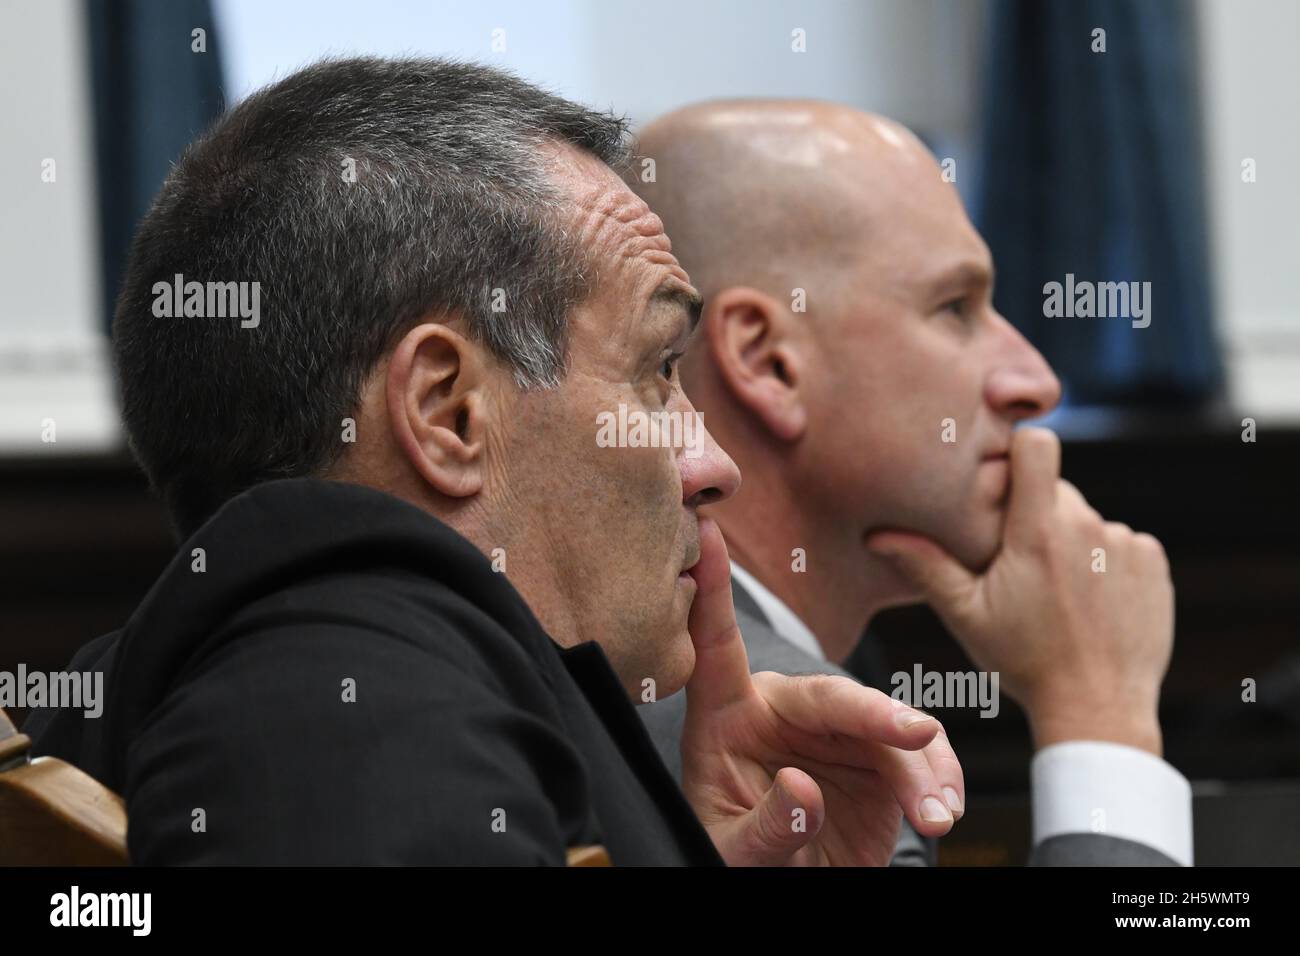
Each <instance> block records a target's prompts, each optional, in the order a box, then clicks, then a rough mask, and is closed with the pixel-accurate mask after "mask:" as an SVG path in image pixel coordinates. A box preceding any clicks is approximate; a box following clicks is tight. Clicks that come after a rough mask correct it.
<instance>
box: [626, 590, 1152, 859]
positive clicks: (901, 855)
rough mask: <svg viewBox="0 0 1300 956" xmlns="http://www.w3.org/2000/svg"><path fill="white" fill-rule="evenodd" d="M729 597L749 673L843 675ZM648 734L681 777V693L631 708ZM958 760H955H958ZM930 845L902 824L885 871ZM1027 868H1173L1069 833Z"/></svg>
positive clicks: (1118, 845) (1139, 852)
mask: <svg viewBox="0 0 1300 956" xmlns="http://www.w3.org/2000/svg"><path fill="white" fill-rule="evenodd" d="M731 592H732V598H733V600H734V601H735V605H736V623H737V624H739V625H740V633H741V636H742V637H744V639H745V650H746V651H747V652H748V654H749V669H750V671H751V672H753V673H757V672H759V671H776V672H777V673H779V674H841V675H843V676H846V677H851V676H852V675H851V674H849V673H848V672H847V671H845V670H843V669H841V668H839V667H837V666H835V665H834V664H832V663H830V662H829V661H824V660H820V659H818V658H816V657H813V656H812V655H810V654H807V653H805V652H804V651H802V650H800V649H799V648H797V647H795V646H794V645H793V644H791V643H790V642H789V641H787V640H786V639H785V638H783V637H781V636H780V635H779V634H777V633H776V632H775V631H774V630H772V625H771V622H769V621H768V619H767V617H766V616H765V615H764V614H763V612H762V610H761V609H760V608H759V606H758V603H757V602H756V601H755V600H754V599H753V597H751V596H750V594H749V592H748V591H746V590H745V588H744V587H743V586H742V585H741V584H740V582H738V581H737V580H736V579H735V578H732V579H731ZM637 711H638V713H640V715H641V719H642V721H644V722H645V725H646V728H647V729H648V730H649V731H650V736H651V737H652V738H653V739H654V742H655V746H656V747H657V748H658V749H659V753H660V755H661V756H662V757H663V758H664V763H666V764H667V765H668V769H669V770H671V771H672V773H673V776H674V777H676V778H677V780H678V781H679V782H680V781H681V778H682V756H681V746H680V742H681V737H682V724H683V722H684V721H685V719H686V692H685V691H678V692H677V693H676V694H673V695H672V696H671V697H665V698H664V699H663V700H660V701H656V702H655V703H653V704H643V705H641V706H640V707H638V708H637ZM959 756H960V755H959ZM934 862H935V841H934V840H928V839H925V838H923V837H921V836H920V835H919V834H918V833H917V832H916V831H915V830H913V829H912V827H911V825H910V824H909V823H908V822H907V821H906V820H904V821H903V825H902V827H901V828H900V830H899V834H898V844H897V846H896V847H895V849H894V857H893V859H892V860H891V861H890V866H933V865H934ZM1029 865H1030V866H1177V865H1178V864H1177V863H1176V862H1175V861H1174V860H1171V859H1170V858H1169V857H1167V856H1165V855H1164V854H1163V853H1161V852H1159V851H1158V850H1154V849H1152V848H1151V847H1148V846H1145V845H1144V844H1141V843H1135V842H1133V841H1132V840H1125V839H1121V838H1119V837H1112V836H1107V835H1105V834H1100V833H1071V834H1065V835H1062V836H1056V837H1052V838H1051V839H1048V840H1044V841H1043V842H1042V843H1040V844H1039V845H1037V846H1036V847H1034V849H1033V852H1032V853H1031V855H1030V858H1029Z"/></svg>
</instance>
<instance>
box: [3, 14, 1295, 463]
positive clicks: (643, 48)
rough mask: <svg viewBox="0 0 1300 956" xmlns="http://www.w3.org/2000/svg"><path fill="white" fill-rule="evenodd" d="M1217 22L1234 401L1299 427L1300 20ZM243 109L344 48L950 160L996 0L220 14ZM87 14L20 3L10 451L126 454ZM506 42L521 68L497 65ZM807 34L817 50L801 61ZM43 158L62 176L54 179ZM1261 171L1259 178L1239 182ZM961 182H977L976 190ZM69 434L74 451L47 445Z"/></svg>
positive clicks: (6, 99) (1222, 317) (9, 87)
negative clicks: (728, 101) (908, 143)
mask: <svg viewBox="0 0 1300 956" xmlns="http://www.w3.org/2000/svg"><path fill="white" fill-rule="evenodd" d="M1195 2H1196V3H1197V9H1198V12H1199V14H1200V15H1201V17H1202V24H1203V29H1202V40H1203V42H1202V59H1203V82H1204V95H1205V101H1204V102H1205V109H1206V123H1207V134H1208V135H1207V145H1208V149H1209V155H1208V157H1207V171H1208V184H1207V190H1208V199H1209V204H1210V213H1211V217H1212V219H1211V222H1212V252H1213V255H1214V256H1215V262H1214V268H1215V272H1216V279H1217V285H1216V313H1217V316H1218V319H1219V322H1220V327H1221V329H1222V330H1223V338H1224V340H1225V344H1226V345H1227V347H1228V350H1229V351H1228V360H1229V369H1230V373H1231V376H1232V378H1231V383H1232V389H1233V395H1234V397H1235V399H1236V403H1237V405H1238V406H1239V408H1240V409H1241V411H1242V414H1243V415H1245V414H1251V415H1255V416H1256V417H1259V418H1261V420H1267V419H1271V418H1273V419H1275V418H1278V417H1296V416H1300V316H1297V306H1296V301H1297V300H1296V296H1295V294H1294V292H1293V291H1292V285H1293V274H1294V272H1295V271H1296V267H1297V264H1298V263H1300V182H1298V181H1297V179H1296V178H1295V175H1294V173H1293V172H1292V170H1291V168H1290V167H1289V165H1288V163H1289V162H1291V161H1292V160H1293V159H1294V158H1297V157H1300V121H1298V120H1297V117H1300V57H1297V56H1296V55H1295V51H1294V49H1293V47H1294V44H1295V40H1296V38H1297V37H1300V3H1296V2H1295V0H1234V2H1231V3H1229V2H1224V0H1195ZM214 4H215V8H216V14H217V20H218V27H219V29H220V30H221V33H220V35H219V37H218V39H217V42H218V43H220V44H221V53H222V55H223V57H224V58H225V63H226V72H227V81H228V82H227V87H228V89H227V98H228V100H230V101H231V102H233V101H235V100H237V99H238V98H240V97H242V96H243V95H245V94H246V93H247V92H249V91H250V90H251V89H254V88H256V87H257V86H260V85H262V84H264V83H267V82H270V81H271V80H273V79H275V78H276V77H278V76H283V75H285V74H286V73H288V72H290V71H291V70H292V69H294V68H295V67H297V66H299V65H302V64H304V63H307V62H309V61H311V60H314V59H316V58H318V57H320V56H322V55H325V54H327V53H336V54H347V53H356V52H369V53H377V54H399V53H406V52H412V53H424V54H430V53H434V54H445V55H455V56H462V57H466V58H470V59H475V60H481V61H485V62H490V63H497V64H500V65H502V66H505V67H508V68H510V69H513V70H514V71H516V72H518V73H520V74H521V75H523V76H524V77H526V78H528V79H531V80H533V81H535V82H540V83H542V84H544V85H546V86H549V87H550V88H552V89H554V90H556V91H557V92H559V93H561V94H563V95H566V96H569V97H572V98H575V99H578V100H581V101H583V102H586V103H589V104H592V105H595V106H613V107H615V108H616V109H618V110H620V111H623V112H625V113H627V114H628V115H629V116H631V118H632V119H633V120H634V121H635V122H643V121H645V120H647V119H649V118H651V117H653V116H656V115H658V114H659V113H661V112H663V111H665V110H668V109H672V108H673V107H675V106H678V105H681V104H683V103H687V102H691V101H695V100H700V99H705V98H710V97H720V96H735V95H749V96H755V95H768V96H812V97H823V98H827V99H834V100H839V101H841V102H845V103H849V104H851V105H856V106H859V107H863V108H867V109H873V110H877V111H880V112H884V113H887V114H890V115H893V116H895V117H897V118H898V119H900V120H902V121H904V122H905V123H908V124H909V125H911V126H914V127H916V128H918V129H920V130H922V131H924V132H927V133H929V134H931V135H934V136H937V137H938V139H939V148H940V153H941V155H957V156H958V157H959V159H960V157H961V156H962V155H963V149H964V147H965V146H967V145H968V144H969V143H970V141H971V140H972V139H973V138H974V134H975V132H976V129H975V125H976V123H977V122H978V119H979V117H978V113H977V111H976V109H975V102H976V98H975V95H976V92H977V91H976V84H977V80H978V70H979V66H980V64H979V58H978V50H979V41H980V31H981V27H982V22H983V20H982V17H983V6H984V5H983V3H982V2H981V0H971V2H964V0H811V2H799V3H793V2H786V0H659V2H655V3H639V2H633V0H552V2H536V0H468V2H452V0H442V2H436V0H435V2H430V0H388V2H380V0H370V2H366V3H357V2H355V0H277V2H266V0H214ZM82 16H83V8H82V4H81V2H80V0H46V2H41V0H6V3H5V5H4V6H3V8H0V215H2V216H3V219H2V220H0V288H2V289H3V290H4V297H3V299H0V453H6V452H12V451H13V450H14V449H15V448H23V449H26V450H28V451H30V452H32V453H36V454H57V453H60V452H65V451H79V450H86V449H94V448H103V447H107V446H111V445H113V444H115V443H116V442H117V441H119V437H118V431H117V425H116V416H115V411H114V409H113V405H112V400H111V395H110V389H109V386H108V381H109V380H108V372H107V366H106V364H105V354H104V353H105V349H104V343H103V339H102V337H101V336H100V334H99V325H98V323H99V321H100V314H99V308H100V296H99V290H98V262H97V259H96V244H97V227H96V220H95V207H94V203H93V195H94V193H93V190H94V188H95V184H94V176H93V167H92V164H91V149H92V145H93V124H92V122H91V117H90V114H89V109H88V95H87V90H86V83H85V71H86V55H85V48H84V37H83V36H82V31H83V24H82V22H81V21H82ZM496 28H502V29H504V30H505V40H506V49H505V51H504V52H499V51H494V50H493V48H492V40H493V30H494V29H496ZM795 28H802V29H803V30H805V31H806V35H807V52H806V53H802V54H798V53H794V52H792V51H791V49H790V39H791V31H792V30H793V29H795ZM45 157H54V158H55V159H56V162H57V164H58V165H57V174H58V178H57V181H56V182H55V183H53V184H44V183H42V182H41V181H40V171H41V168H40V163H41V160H42V159H43V158H45ZM1244 157H1253V158H1254V159H1255V160H1256V162H1257V164H1258V182H1256V183H1253V184H1246V183H1242V182H1241V175H1240V172H1241V168H1240V163H1241V160H1242V158H1244ZM959 182H962V178H961V177H960V175H959ZM45 418H53V419H55V421H56V423H57V427H58V442H57V444H56V445H43V444H41V442H40V430H41V422H42V420H43V419H45Z"/></svg>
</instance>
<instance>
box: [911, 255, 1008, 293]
mask: <svg viewBox="0 0 1300 956" xmlns="http://www.w3.org/2000/svg"><path fill="white" fill-rule="evenodd" d="M992 284H993V269H992V267H991V266H990V265H989V264H988V263H985V262H980V261H979V260H978V259H967V260H964V261H962V262H959V263H957V264H956V265H954V266H951V267H950V268H946V269H944V270H943V271H942V272H939V273H936V274H934V275H933V276H932V277H931V279H930V280H929V281H928V282H927V287H929V288H932V289H938V290H940V291H942V292H945V293H946V292H950V291H955V290H957V289H967V288H970V287H971V286H984V285H988V286H991V285H992Z"/></svg>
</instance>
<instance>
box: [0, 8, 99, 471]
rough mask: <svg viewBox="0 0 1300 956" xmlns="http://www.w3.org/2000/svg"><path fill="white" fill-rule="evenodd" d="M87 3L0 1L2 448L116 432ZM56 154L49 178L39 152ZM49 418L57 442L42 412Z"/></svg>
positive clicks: (82, 445) (73, 444) (71, 446)
mask: <svg viewBox="0 0 1300 956" xmlns="http://www.w3.org/2000/svg"><path fill="white" fill-rule="evenodd" d="M83 12H84V11H83V7H82V4H81V3H80V2H76V0H45V2H41V0H7V2H6V3H5V5H4V7H3V11H0V223H2V225H0V290H3V295H0V453H6V452H12V451H14V450H17V449H21V450H26V451H30V452H32V453H35V454H60V453H67V452H78V451H87V450H99V449H103V448H107V447H111V446H113V445H115V444H116V443H117V442H118V441H119V437H118V425H117V414H116V410H115V408H114V405H113V399H112V394H111V390H110V389H109V385H108V381H109V380H108V371H107V369H108V366H107V355H106V342H105V339H104V336H103V334H102V331H101V322H102V315H101V306H100V291H99V286H100V282H99V261H98V225H97V218H96V210H95V195H96V192H95V190H96V184H95V172H94V161H93V155H92V151H93V147H94V130H93V127H92V125H91V121H90V110H89V104H88V100H89V91H88V87H87V85H86V64H87V56H86V50H85V37H84V36H83V22H82V19H83ZM46 159H53V160H54V167H53V171H54V181H53V182H43V181H42V169H43V167H42V163H43V161H44V160H46ZM46 419H52V420H53V421H54V428H55V430H54V437H55V439H56V441H55V442H53V443H43V442H42V441H41V435H42V431H43V424H42V423H43V422H44V421H45V420H46Z"/></svg>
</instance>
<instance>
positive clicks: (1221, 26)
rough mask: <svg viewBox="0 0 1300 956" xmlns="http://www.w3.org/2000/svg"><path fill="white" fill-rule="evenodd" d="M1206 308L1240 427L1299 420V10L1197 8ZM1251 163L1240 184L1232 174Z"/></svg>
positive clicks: (1285, 5)
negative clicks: (1251, 173)
mask: <svg viewBox="0 0 1300 956" xmlns="http://www.w3.org/2000/svg"><path fill="white" fill-rule="evenodd" d="M1198 10H1199V14H1200V16H1201V34H1202V50H1201V57H1202V82H1203V84H1204V102H1205V110H1206V112H1205V118H1206V132H1207V143H1206V148H1207V154H1208V155H1207V156H1206V178H1207V184H1206V186H1207V191H1208V199H1209V205H1210V216H1211V220H1210V238H1211V252H1212V255H1213V257H1214V265H1215V279H1216V282H1217V290H1216V296H1215V298H1216V303H1215V304H1216V307H1217V315H1218V318H1219V325H1220V329H1221V331H1222V333H1223V339H1224V345H1225V348H1226V350H1227V360H1228V369H1229V373H1230V375H1231V388H1232V394H1233V398H1234V404H1235V405H1236V407H1237V409H1238V410H1239V411H1240V412H1241V414H1242V415H1243V416H1246V415H1250V416H1254V417H1256V418H1258V419H1260V420H1261V421H1264V420H1266V419H1278V418H1288V419H1295V418H1297V417H1300V297H1298V296H1297V291H1296V289H1297V285H1296V283H1297V276H1298V275H1300V177H1298V176H1297V163H1300V56H1297V50H1296V44H1297V42H1300V3H1296V2H1295V0H1233V2H1231V3H1228V2H1224V0H1198ZM1245 158H1252V159H1254V160H1255V163H1256V176H1257V179H1256V182H1254V183H1245V182H1242V178H1241V174H1242V168H1241V163H1242V160H1243V159H1245Z"/></svg>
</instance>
